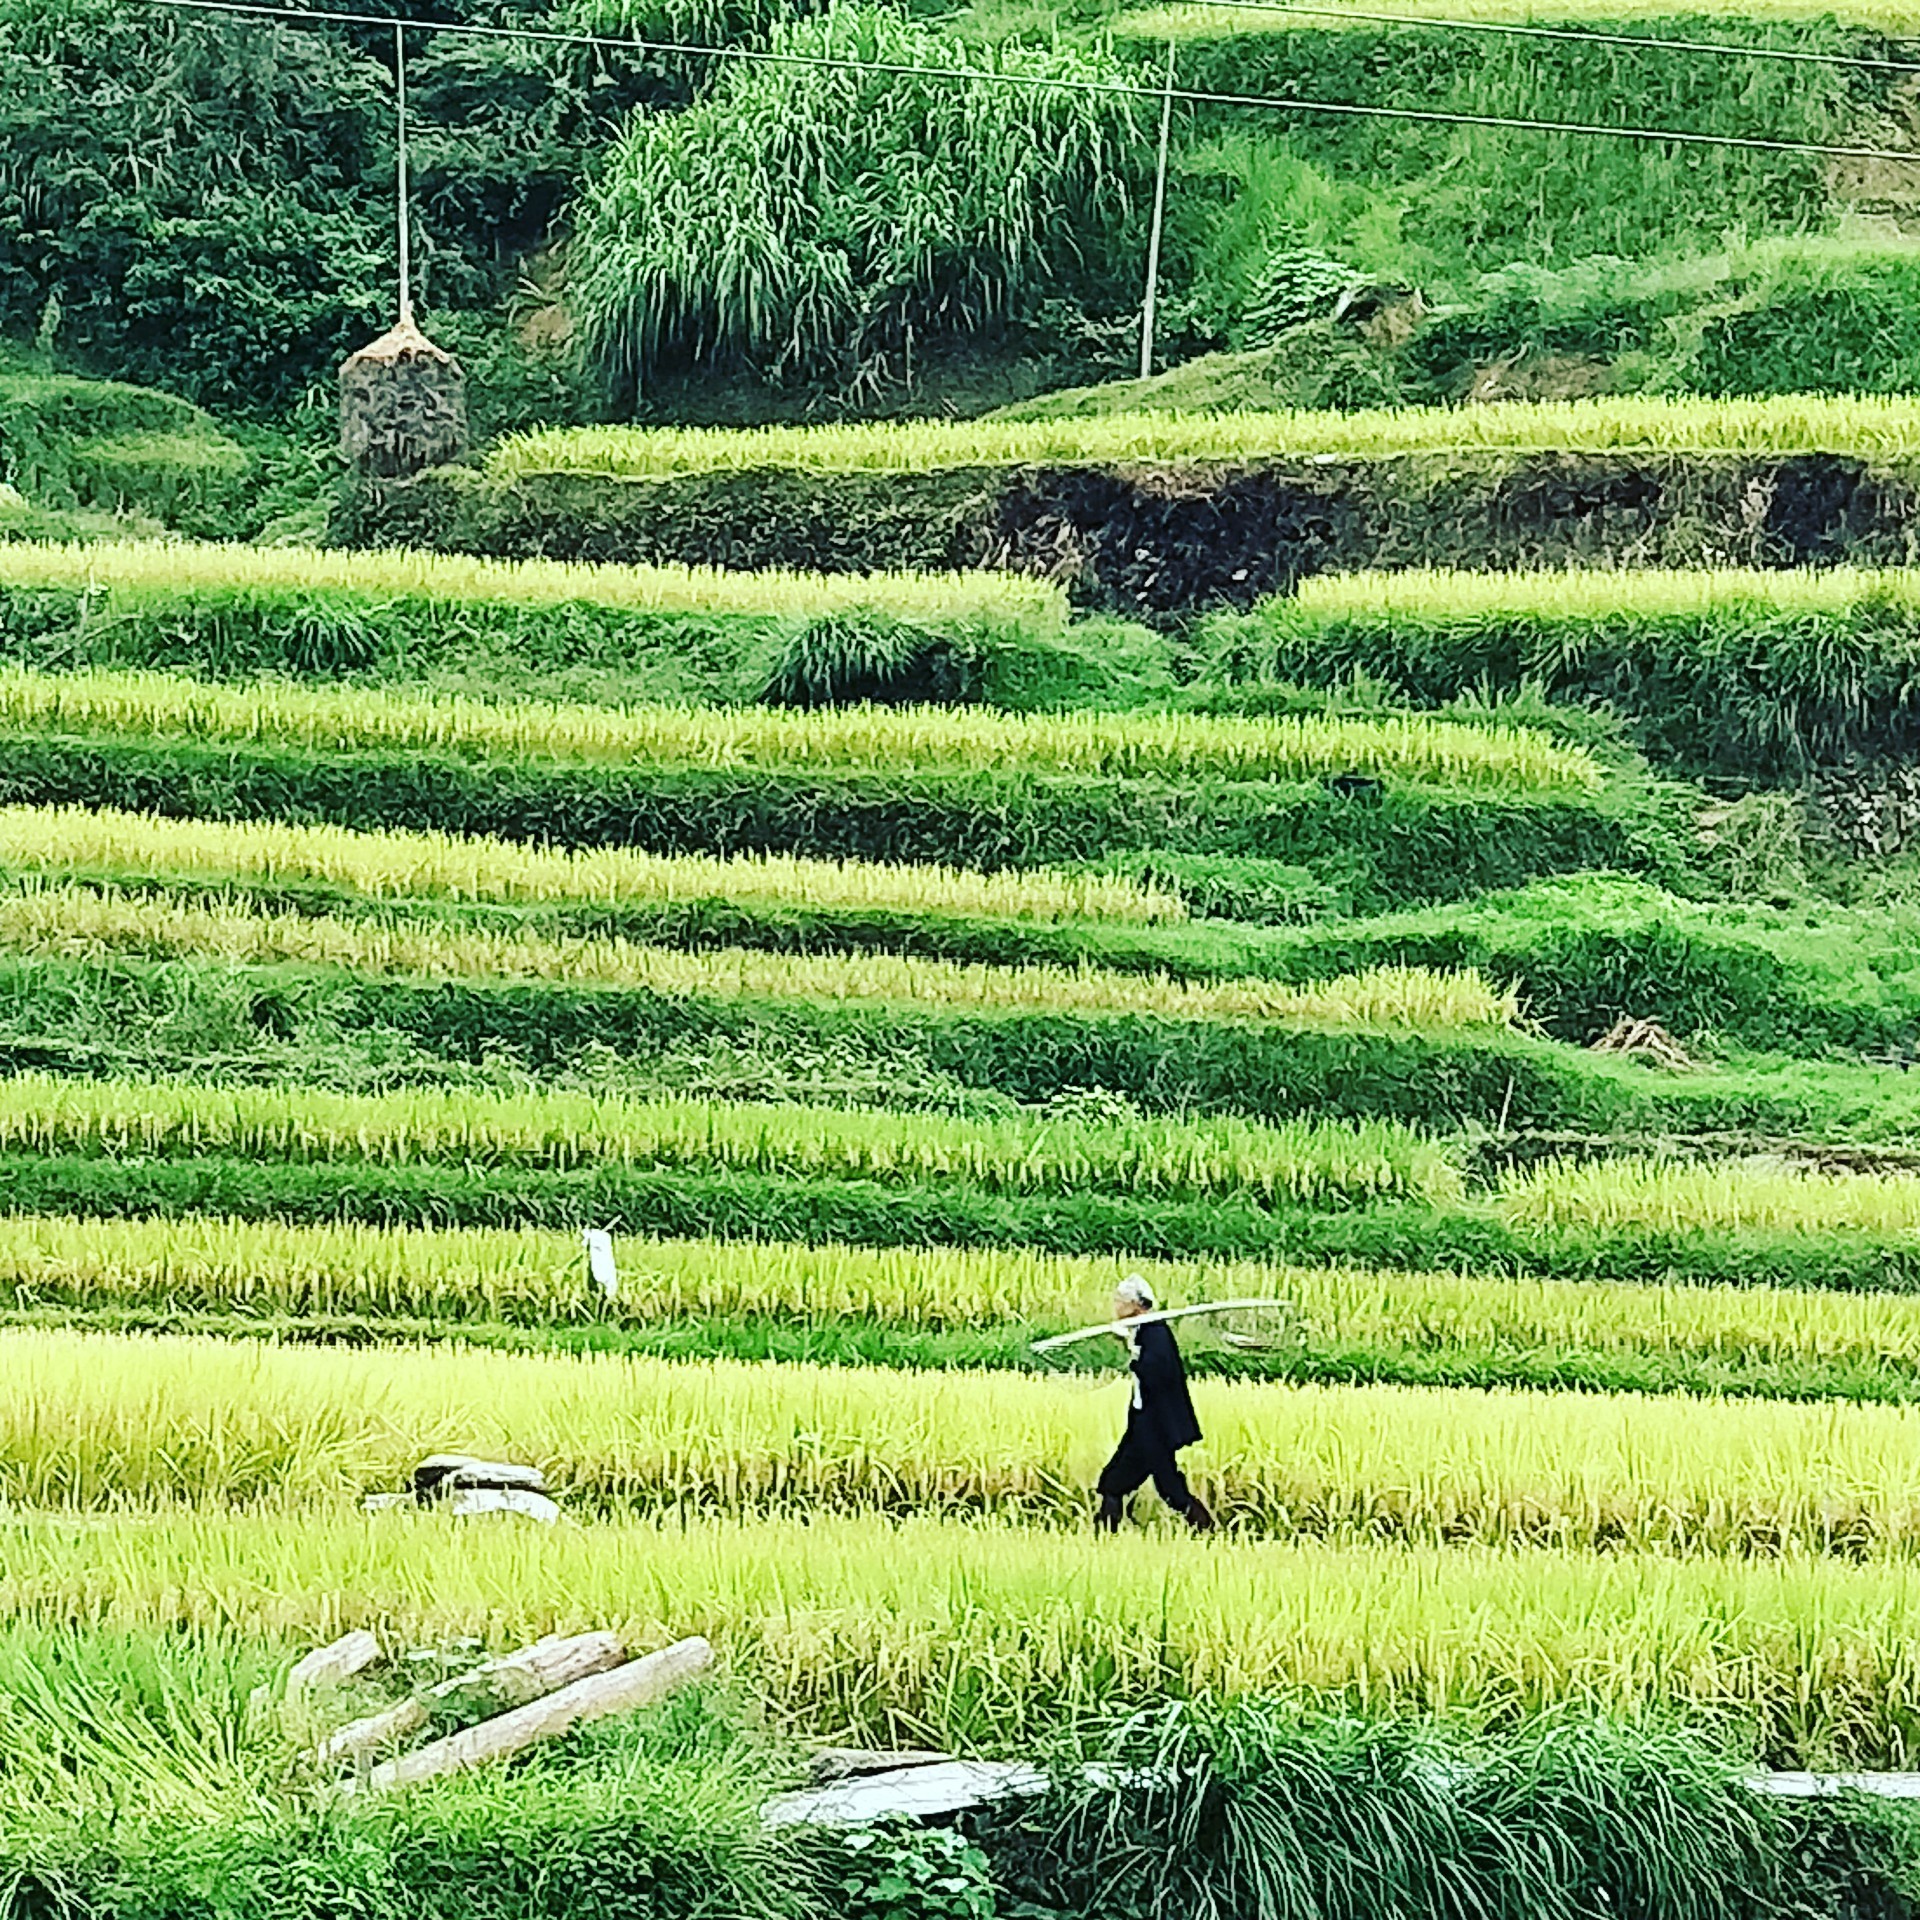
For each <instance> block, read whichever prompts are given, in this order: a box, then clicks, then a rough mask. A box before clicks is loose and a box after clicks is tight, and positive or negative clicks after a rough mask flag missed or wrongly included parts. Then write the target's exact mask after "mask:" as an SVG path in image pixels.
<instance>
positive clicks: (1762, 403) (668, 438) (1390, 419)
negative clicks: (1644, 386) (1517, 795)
mask: <svg viewBox="0 0 1920 1920" xmlns="http://www.w3.org/2000/svg"><path fill="white" fill-rule="evenodd" d="M1560 451H1565V452H1573V453H1651V454H1705V453H1745V454H1775V453H1835V454H1852V455H1858V456H1860V457H1862V458H1871V459H1904V458H1908V457H1911V456H1912V455H1913V454H1914V453H1915V452H1920V407H1916V405H1915V404H1914V402H1913V401H1911V400H1908V399H1904V398H1892V399H1876V398H1851V397H1850V398H1845V399H1828V398H1820V397H1796V396H1784V397H1779V398H1773V399H1764V400H1699V399H1692V398H1680V399H1669V398H1662V397H1657V396H1650V395H1612V396H1609V397H1607V398H1605V399H1600V400H1564V401H1501V402H1497V403H1495V404H1492V405H1488V406H1479V407H1465V408H1451V407H1405V408H1394V409H1388V410H1381V411H1375V412H1363V413H1300V414H1259V413H1242V414H1196V415H1187V414H1171V415H1169V414H1156V413H1141V414H1132V415H1128V414H1109V415H1100V416H1093V417H1088V418H1080V419H1067V420H1039V421H1007V420H965V421H939V420H915V421H906V422H891V421H887V422H873V423H862V424H858V425H841V426H825V427H752V428H724V429H713V428H695V427H567V428H547V429H542V430H540V431H538V432H534V433H526V434H520V435H516V436H514V437H512V438H510V439H508V440H506V441H503V442H502V443H501V444H500V445H499V446H498V447H497V448H496V449H495V450H494V451H493V453H492V454H491V455H490V456H489V471H490V472H491V473H493V474H494V475H495V476H496V477H498V478H500V479H506V480H511V479H517V478H522V477H526V476H530V475H534V474H547V473H567V474H586V475H594V476H598V477H601V478H605V479H618V480H648V479H665V478H668V477H670V476H673V475H677V474H693V473H716V472H750V471H755V470H760V469H768V468H772V469H782V470H793V471H797V472H803V473H924V472H931V471H938V470H941V469H946V468H955V467H1007V466H1092V465H1107V464H1124V463H1128V462H1135V461H1149V462H1168V463H1177V462H1182V461H1215V460H1258V459H1263V458H1264V459H1274V460H1279V459H1299V458H1303V457H1309V456H1313V455H1319V454H1325V455H1328V456H1331V457H1334V458H1339V459H1354V460H1378V459H1388V458H1392V457H1396V456H1399V455H1404V454H1422V453H1435V454H1439V453H1451V454H1469V453H1492V454H1525V453H1541V452H1560Z"/></svg>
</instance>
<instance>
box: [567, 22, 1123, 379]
mask: <svg viewBox="0 0 1920 1920" xmlns="http://www.w3.org/2000/svg"><path fill="white" fill-rule="evenodd" d="M768 38H769V41H770V45H771V49H772V52H773V53H774V54H775V55H776V56H777V57H776V58H775V59H774V60H772V61H770V62H766V63H762V62H757V61H751V62H741V61H736V62H733V63H731V64H728V65H724V66H723V67H722V68H721V70H720V71H719V72H718V74H717V75H716V76H715V77H714V80H713V83H712V91H711V92H710V94H709V95H708V97H706V98H705V99H703V100H700V101H697V102H696V103H695V104H694V105H693V106H692V107H690V108H689V109H688V110H687V111H685V112H684V113H678V114H656V115H643V116H640V117H639V118H637V119H636V120H635V121H634V123H633V124H632V126H631V128H630V130H629V132H628V134H627V137H626V138H625V140H624V141H622V142H621V143H620V144H619V145H617V146H616V147H615V149H614V151H613V153H612V155H611V156H610V157H609V159H608V160H607V162H606V164H605V165H604V166H602V167H601V168H600V169H599V171H598V174H597V176H596V178H595V179H594V181H593V182H592V184H591V185H590V187H589V189H588V192H587V194H586V197H585V200H584V203H583V205H582V207H581V209H580V213H579V218H578V227H577V232H576V234H575V236H574V238H573V240H572V243H571V256H570V257H571V266H570V269H569V301H570V305H571V308H572V310H573V312H574V313H575V314H576V315H577V316H578V319H579V322H580V327H581V332H582V335H583V338H584V342H585V345H586V347H587V350H588V351H589V352H590V353H591V354H592V355H593V356H594V357H595V359H596V360H597V361H598V362H599V363H600V364H601V365H602V366H603V367H604V368H605V369H606V370H607V371H608V372H609V373H610V374H611V375H612V376H614V378H615V379H616V380H618V381H619V382H621V383H623V384H624V385H625V386H626V387H627V388H628V389H629V390H634V389H637V388H639V387H640V386H641V385H642V384H643V383H647V382H650V381H652V380H653V379H654V378H655V377H656V376H657V375H658V374H659V373H661V372H663V371H667V370H672V369H675V368H684V367H690V366H693V367H698V366H721V367H726V366H737V365H740V364H743V363H744V364H747V365H750V366H753V367H755V368H757V369H759V370H762V371H764V372H766V373H769V374H773V375H776V376H778V375H782V374H786V373H790V372H796V371H797V372H802V373H817V372H819V371H821V370H823V369H840V370H843V371H846V372H855V371H858V370H859V369H860V368H861V367H862V366H863V365H864V364H866V363H867V362H869V361H871V360H872V359H873V358H874V357H875V356H877V355H881V354H885V353H888V352H891V351H893V350H895V349H897V348H905V349H906V350H907V351H908V352H909V353H910V352H911V342H912V341H913V339H914V337H915V335H916V334H920V335H924V334H926V333H929V332H934V333H940V332H945V333H949V334H951V333H965V332H972V331H976V330H981V329H984V328H987V327H989V326H992V325H994V324H996V323H998V322H1001V321H1003V320H1004V319H1005V318H1007V317H1008V316H1009V315H1010V314H1015V315H1017V314H1019V313H1020V312H1022V311H1023V310H1026V309H1029V308H1031V307H1032V305H1033V304H1034V303H1035V301H1036V300H1037V299H1039V298H1040V297H1042V296H1043V295H1044V294H1045V293H1047V292H1048V291H1050V290H1052V289H1054V288H1055V287H1058V286H1060V285H1062V284H1065V283H1067V282H1068V281H1069V280H1070V279H1071V278H1072V277H1073V276H1075V275H1076V273H1079V274H1084V270H1085V266H1086V263H1087V262H1088V261H1089V260H1090V259H1097V257H1098V249H1099V246H1100V243H1101V241H1102V240H1103V239H1105V238H1111V237H1112V236H1114V235H1116V234H1117V233H1118V232H1119V231H1120V230H1121V229H1122V227H1123V225H1124V223H1125V220H1126V216H1127V214H1128V212H1129V210H1130V201H1131V189H1132V187H1133V186H1134V185H1135V184H1136V183H1137V181H1138V180H1139V178H1140V174H1141V170H1142V162H1141V143H1140V141H1139V139H1138V134H1139V131H1140V115H1139V107H1138V102H1137V101H1136V100H1135V99H1134V98H1132V97H1131V94H1130V93H1129V91H1128V90H1127V88H1126V87H1125V85H1124V83H1125V81H1126V78H1127V73H1128V69H1127V68H1126V67H1125V66H1124V65H1122V64H1120V63H1119V62H1117V61H1115V60H1114V59H1113V58H1112V57H1111V55H1109V54H1106V53H1103V52H1100V51H1082V50H1080V49H1077V48H1074V47H1072V46H1070V45H1068V44H1066V43H1064V42H1060V43H1055V44H1052V45H1047V46H1036V45H1032V44H1027V43H1023V42H1021V41H1019V40H1013V39H1009V40H1005V41H1001V42H998V43H986V44H982V43H979V42H971V41H967V40H962V39H956V38H954V37H953V36H951V35H947V34H943V33H941V32H939V31H938V30H937V29H934V28H930V27H925V26H921V25H919V24H917V23H913V22H910V21H907V20H904V19H902V18H900V17H899V16H898V15H895V14H891V13H888V12H885V11H882V10H878V9H873V8H868V7H855V6H846V7H837V8H835V9H834V10H833V11H831V12H829V13H827V14H826V15H825V16H824V17H823V18H821V19H817V20H804V19H803V20H789V21H781V22H776V23H772V24H771V25H770V27H769V33H768ZM842 63H845V64H842ZM927 67H934V68H937V69H938V70H939V71H938V73H937V74H936V75H935V76H932V77H928V76H926V75H924V74H923V73H921V72H919V71H917V70H919V69H924V68H927ZM1008 78H1019V79H1026V80H1029V81H1037V82H1039V83H1041V84H1037V85H1025V86H1021V85H1008V84H1005V82H1006V80H1007V79H1008ZM849 126H858V127H859V128H860V129H861V139H860V141H859V143H858V144H857V145H853V144H849V142H848V141H847V139H846V129H847V128H848V127H849Z"/></svg>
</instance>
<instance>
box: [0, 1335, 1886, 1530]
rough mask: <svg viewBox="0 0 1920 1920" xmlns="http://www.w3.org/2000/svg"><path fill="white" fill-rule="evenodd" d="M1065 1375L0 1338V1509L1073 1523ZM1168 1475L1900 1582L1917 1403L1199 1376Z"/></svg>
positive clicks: (1092, 1456)
mask: <svg viewBox="0 0 1920 1920" xmlns="http://www.w3.org/2000/svg"><path fill="white" fill-rule="evenodd" d="M1113 1347H1114V1351H1113V1356H1112V1363H1113V1368H1114V1375H1115V1377H1114V1380H1113V1383H1112V1385H1111V1387H1110V1388H1109V1390H1108V1391H1107V1392H1106V1393H1104V1394H1095V1393H1090V1392H1088V1391H1086V1390H1085V1387H1084V1383H1081V1382H1078V1381H1073V1380H1068V1379H1059V1378H1056V1379H1049V1378H1033V1377H1023V1376H1019V1375H1014V1374H1006V1373H1000V1374H985V1373H962V1372H946V1373H937V1374H899V1373H895V1372H892V1371H890V1370H888V1369H885V1368H856V1369H844V1368H831V1367H817V1366H809V1365H797V1364H783V1365H769V1364H765V1363H754V1364H742V1363H739V1362H735V1361H726V1360H710V1361H694V1362H662V1361H657V1360H650V1359H631V1358H613V1357H609V1356H605V1355H595V1356H586V1357H579V1356H568V1357H558V1356H552V1355H525V1354H501V1353H488V1352H477V1351H473V1350H468V1349H459V1348H441V1349H437V1350H436V1349H428V1350H425V1351H415V1352H407V1351H405V1350H399V1349H386V1350H381V1351H375V1352H370V1353H363V1352H358V1351H353V1350H349V1349H343V1348H337V1347H336V1348H313V1347H306V1346H301V1347H292V1348H287V1347H276V1346H273V1345H270V1344H267V1343H264V1342H247V1343H241V1344H239V1345H233V1344H229V1343H225V1342H221V1341H217V1340H208V1339H199V1338H188V1339H180V1338H154V1337H113V1336H106V1335H100V1334H85V1333H82V1334H74V1333H66V1332H40V1331H12V1332H8V1333H5V1334H0V1363H3V1364H0V1501H3V1502H5V1503H7V1504H10V1505H13V1506H16V1507H19V1508H25V1509H34V1510H39V1509H97V1508H106V1507H114V1506H123V1505H125V1506H142V1505H165V1504H168V1503H173V1502H186V1503H189V1504H210V1505H215V1506H219V1505H227V1504H234V1503H241V1504H246V1503H253V1502H258V1501H263V1500H264V1501H268V1502H278V1503H283V1504H290V1505H295V1506H298V1505H301V1504H306V1503H311V1502H314V1501H335V1500H341V1499H344V1498H346V1497H348V1496H349V1495H351V1494H352V1493H353V1492H354V1491H355V1490H356V1489H360V1488H364V1487H368V1486H377V1485H381V1484H387V1483H394V1484H397V1483H399V1482H401V1481H402V1480H404V1478H405V1475H406V1474H407V1472H408V1471H409V1470H410V1469H411V1467H412V1465H413V1464H414V1462H415V1461H417V1460H419V1459H421V1458H424V1457H425V1456H426V1455H427V1454H429V1453H432V1452H435V1451H447V1450H453V1451H461V1452H473V1453H478V1454H480V1455H481V1456H483V1457H485V1458H500V1457H512V1458H515V1459H524V1460H527V1461H530V1462H532V1463H535V1464H538V1465H539V1466H541V1467H542V1468H543V1469H544V1470H545V1471H546V1473H547V1475H548V1477H549V1479H550V1481H552V1482H553V1483H554V1484H555V1485H556V1486H558V1487H561V1488H564V1489H566V1490H568V1492H569V1494H570V1495H571V1496H572V1497H573V1498H575V1499H576V1500H577V1501H578V1502H580V1503H582V1505H583V1509H584V1510H592V1509H593V1508H594V1507H596V1506H599V1507H614V1508H617V1507H621V1506H626V1505H637V1506H639V1507H641V1508H643V1509H649V1510H652V1509H660V1508H672V1509H679V1510H684V1511H686V1512H688V1513H690V1514H694V1513H697V1514H707V1513H713V1512H721V1513H728V1514H751V1513H764V1512H792V1513H795V1514H800V1515H806V1514H823V1513H827V1512H841V1513H863V1512H883V1513H902V1514H904V1513H914V1512H921V1511H932V1512H941V1513H948V1514H960V1513H967V1512H988V1513H995V1514H999V1515H1001V1516H1003V1517H1005V1518H1008V1519H1010V1520H1019V1521H1022V1522H1026V1523H1031V1524H1043V1523H1047V1522H1053V1523H1060V1522H1065V1523H1067V1524H1070V1525H1079V1524H1082V1523H1084V1520H1085V1517H1086V1511H1087V1493H1086V1489H1087V1488H1088V1487H1090V1486H1091V1485H1092V1483H1093V1480H1094V1478H1095V1476H1096V1475H1097V1473H1098V1471H1099V1469H1100V1466H1101V1464H1102V1462H1103V1461H1104V1460H1105V1459H1106V1457H1107V1454H1108V1452H1109V1451H1110V1450H1111V1448H1112V1446H1113V1442H1114V1439H1115V1437H1116V1435H1117V1432H1118V1429H1119V1427H1120V1426H1121V1425H1122V1424H1124V1420H1125V1408H1126V1397H1127V1382H1126V1379H1125V1376H1124V1373H1123V1372H1122V1367H1123V1363H1124V1356H1123V1354H1122V1352H1121V1350H1120V1348H1119V1343H1118V1342H1117V1341H1116V1342H1114V1343H1113ZM1194 1394H1195V1404H1196V1406H1197V1408H1198V1411H1199V1415H1200V1421H1201V1425H1202V1426H1203V1428H1204V1429H1205V1430H1206V1434H1207V1440H1206V1444H1205V1446H1204V1448H1203V1449H1201V1450H1200V1451H1199V1452H1198V1453H1197V1454H1196V1455H1195V1456H1194V1457H1192V1458H1190V1459H1189V1460H1188V1462H1187V1463H1186V1464H1187V1466H1188V1470H1189V1472H1190V1473H1194V1474H1195V1475H1196V1479H1197V1483H1198V1484H1199V1485H1200V1486H1201V1487H1202V1489H1203V1490H1204V1491H1205V1493H1206V1495H1207V1498H1208V1499H1209V1501H1210V1502H1211V1503H1213V1504H1214V1505H1215V1506H1216V1507H1217V1508H1218V1509H1219V1510H1220V1511H1221V1513H1222V1514H1223V1515H1224V1516H1226V1517H1227V1518H1229V1519H1230V1520H1231V1522H1232V1524H1234V1525H1235V1526H1238V1527H1241V1528H1246V1529H1251V1530H1253V1531H1256V1532H1262V1533H1271V1534H1276V1535H1305V1536H1312V1537H1327V1538H1332V1539H1341V1540H1354V1541H1365V1540H1377V1539H1386V1538H1392V1539H1401V1540H1406V1541H1409V1542H1412V1543H1415V1544H1419V1545H1428V1546H1444V1545H1448V1544H1459V1543H1463V1542H1478V1543H1485V1544H1504V1543H1508V1542H1527V1543H1530V1544H1532V1545H1535V1546H1552V1547H1554V1548H1557V1549H1561V1550H1583V1551H1584V1550H1597V1549H1600V1548H1605V1547H1612V1548H1616V1549H1620V1550H1623V1551H1632V1552H1646V1553H1651V1552H1657V1553H1712V1554H1727V1555H1739V1554H1744V1553H1751V1552H1763V1553H1769V1554H1774V1553H1781V1552H1788V1551H1792V1552H1802V1553H1821V1552H1841V1553H1845V1554H1848V1555H1852V1556H1856V1557H1857V1556H1862V1555H1870V1554H1871V1555H1886V1556H1891V1557H1896V1558H1907V1557H1910V1556H1913V1555H1914V1553H1915V1549H1916V1547H1920V1492H1916V1490H1915V1487H1914V1485H1913V1479H1912V1474H1911V1470H1910V1462H1911V1460H1912V1458H1913V1455H1914V1451H1915V1447H1916V1443H1917V1441H1920V1407H1874V1406H1869V1407H1842V1406H1830V1405H1819V1406H1798V1405H1792V1404H1767V1403H1757V1402H1752V1401H1745V1402H1740V1403H1737V1404H1715V1403H1712V1402H1694V1401H1689V1400H1687V1399H1684V1398H1669V1399H1649V1398H1645V1397H1643V1396H1639V1395H1631V1394H1617V1395H1602V1394H1580V1395H1546V1394H1539V1393H1527V1392H1494V1393H1486V1392H1475V1391H1466V1390H1458V1389H1408V1388H1401V1387H1300V1388H1296V1389H1293V1390H1291V1391H1288V1392H1278V1391H1276V1390H1274V1389H1273V1388H1271V1387H1267V1386H1264V1385H1258V1384H1246V1383H1229V1382H1220V1381H1200V1382H1197V1383H1196V1385H1195V1388H1194Z"/></svg>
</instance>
